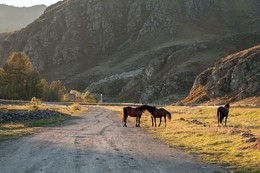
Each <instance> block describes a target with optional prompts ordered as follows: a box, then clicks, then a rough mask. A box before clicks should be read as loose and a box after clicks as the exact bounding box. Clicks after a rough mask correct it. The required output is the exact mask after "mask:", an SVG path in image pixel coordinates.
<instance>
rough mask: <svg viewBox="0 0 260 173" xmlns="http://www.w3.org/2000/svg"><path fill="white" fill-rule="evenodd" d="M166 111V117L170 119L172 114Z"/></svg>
mask: <svg viewBox="0 0 260 173" xmlns="http://www.w3.org/2000/svg"><path fill="white" fill-rule="evenodd" d="M166 112H167V114H166V115H167V117H168V119H169V120H170V121H171V119H172V115H171V113H170V112H168V111H166Z"/></svg>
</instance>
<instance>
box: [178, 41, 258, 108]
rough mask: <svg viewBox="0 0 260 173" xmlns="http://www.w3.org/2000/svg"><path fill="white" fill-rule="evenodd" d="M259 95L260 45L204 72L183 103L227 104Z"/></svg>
mask: <svg viewBox="0 0 260 173" xmlns="http://www.w3.org/2000/svg"><path fill="white" fill-rule="evenodd" d="M254 96H258V97H259V96H260V45H258V46H255V47H253V48H250V49H247V50H244V51H241V52H238V53H235V54H232V55H229V56H227V57H225V58H223V59H221V60H220V61H219V62H217V63H216V64H215V66H214V67H211V68H208V69H207V70H205V71H203V72H202V73H201V74H200V75H199V76H198V77H197V78H196V80H195V81H194V84H193V87H192V89H191V91H190V93H189V95H188V97H186V98H185V99H184V100H182V101H181V103H184V104H192V103H200V102H206V101H210V102H215V103H219V102H221V103H225V102H230V101H238V100H241V99H246V98H249V97H254Z"/></svg>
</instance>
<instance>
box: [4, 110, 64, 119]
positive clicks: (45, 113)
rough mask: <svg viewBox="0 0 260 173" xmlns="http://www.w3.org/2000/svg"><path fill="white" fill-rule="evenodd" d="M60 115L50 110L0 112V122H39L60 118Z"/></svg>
mask: <svg viewBox="0 0 260 173" xmlns="http://www.w3.org/2000/svg"><path fill="white" fill-rule="evenodd" d="M61 115H62V114H61V113H60V112H58V111H52V110H36V111H19V112H2V111H0V122H16V121H25V120H40V119H50V118H54V117H60V116H61Z"/></svg>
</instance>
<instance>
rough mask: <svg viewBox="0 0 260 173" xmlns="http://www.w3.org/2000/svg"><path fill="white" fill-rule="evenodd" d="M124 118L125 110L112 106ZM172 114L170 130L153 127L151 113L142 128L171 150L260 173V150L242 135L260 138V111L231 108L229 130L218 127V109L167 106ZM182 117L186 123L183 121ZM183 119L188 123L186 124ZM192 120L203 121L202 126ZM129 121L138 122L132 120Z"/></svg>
mask: <svg viewBox="0 0 260 173" xmlns="http://www.w3.org/2000/svg"><path fill="white" fill-rule="evenodd" d="M110 109H112V110H114V111H118V117H120V118H122V107H110ZM165 109H167V110H168V111H169V112H171V113H172V120H171V121H170V122H169V121H167V127H166V128H165V127H164V122H162V125H161V127H157V128H154V127H151V119H150V115H149V113H147V112H146V113H145V115H144V116H142V119H141V127H143V128H145V129H146V130H148V131H149V132H151V133H152V135H153V136H154V137H155V138H158V139H160V140H162V141H164V142H165V143H166V144H168V145H169V146H170V147H177V148H181V149H184V150H185V151H188V152H190V153H193V154H197V155H200V156H201V157H200V158H201V159H202V160H203V161H205V162H207V163H215V164H219V165H222V166H225V167H228V168H230V169H234V170H236V171H235V172H260V150H257V149H253V148H251V146H252V144H253V143H252V142H246V140H247V139H248V138H245V137H243V136H242V133H244V132H246V133H250V134H253V135H254V136H255V137H257V138H259V137H260V108H231V109H230V114H229V117H228V121H227V127H224V126H220V127H218V125H217V113H216V110H217V107H174V106H169V107H165ZM181 118H182V120H181ZM183 119H184V120H185V121H183ZM192 120H198V121H199V122H202V124H201V125H198V124H195V123H192V122H191V121H192ZM129 121H133V122H134V121H135V119H134V118H129V119H128V123H129Z"/></svg>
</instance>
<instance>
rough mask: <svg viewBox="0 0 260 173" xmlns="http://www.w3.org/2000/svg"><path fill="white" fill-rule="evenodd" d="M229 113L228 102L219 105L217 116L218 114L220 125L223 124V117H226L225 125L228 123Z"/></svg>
mask: <svg viewBox="0 0 260 173" xmlns="http://www.w3.org/2000/svg"><path fill="white" fill-rule="evenodd" d="M228 113H229V104H226V105H225V106H224V107H218V110H217V116H218V125H219V123H220V124H222V121H223V119H224V118H225V126H226V125H227V118H228Z"/></svg>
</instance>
